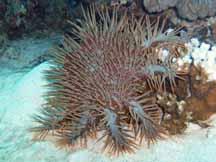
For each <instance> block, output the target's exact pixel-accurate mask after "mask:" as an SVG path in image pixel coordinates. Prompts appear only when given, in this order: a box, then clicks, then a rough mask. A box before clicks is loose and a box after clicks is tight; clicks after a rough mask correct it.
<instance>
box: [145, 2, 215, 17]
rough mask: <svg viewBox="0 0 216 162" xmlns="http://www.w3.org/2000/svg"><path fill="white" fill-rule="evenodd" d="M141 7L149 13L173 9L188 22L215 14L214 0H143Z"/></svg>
mask: <svg viewBox="0 0 216 162" xmlns="http://www.w3.org/2000/svg"><path fill="white" fill-rule="evenodd" d="M143 5H144V7H145V9H146V10H147V11H148V12H150V13H152V12H161V11H163V10H166V9H168V8H170V7H174V8H176V10H177V12H178V14H179V15H180V16H181V17H183V18H186V19H188V20H196V19H198V18H204V17H206V16H213V15H215V14H216V0H143Z"/></svg>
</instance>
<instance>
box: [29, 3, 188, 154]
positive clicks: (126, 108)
mask: <svg viewBox="0 0 216 162" xmlns="http://www.w3.org/2000/svg"><path fill="white" fill-rule="evenodd" d="M143 20H144V19H143V18H141V19H139V20H137V19H135V18H132V19H130V20H129V19H128V18H127V16H126V14H125V15H123V16H122V15H118V10H115V11H113V12H112V13H109V12H108V11H105V12H96V11H95V9H94V7H93V8H91V9H90V10H89V11H88V12H84V20H83V21H81V22H80V23H79V25H77V24H74V23H72V25H73V30H72V33H73V34H74V35H76V39H73V38H72V37H71V36H69V35H67V36H65V40H64V43H63V47H62V48H61V47H59V48H57V49H55V51H54V61H53V67H52V68H51V69H50V70H48V71H46V72H45V74H46V76H47V79H48V81H49V84H48V88H49V91H48V93H47V94H46V99H47V103H46V105H45V108H43V109H42V114H40V115H36V116H35V120H36V122H38V123H39V125H38V126H36V127H34V128H33V129H32V131H34V132H38V133H39V138H40V139H43V138H45V137H46V136H47V134H49V133H51V135H52V136H56V137H57V141H58V143H61V144H63V145H69V146H75V145H80V146H87V145H88V141H89V139H92V140H96V141H102V143H104V144H103V150H105V151H106V152H108V153H114V154H117V155H118V154H119V153H125V152H129V153H130V152H133V151H134V150H136V149H137V148H138V146H139V145H140V144H142V143H143V141H146V142H147V143H148V144H150V143H152V142H155V141H156V140H157V139H159V138H161V137H162V134H163V133H164V130H163V129H162V128H161V127H160V122H161V117H162V111H161V108H160V107H159V106H158V105H157V103H156V94H157V92H158V91H166V90H169V89H171V90H172V91H173V90H174V88H175V86H176V84H175V83H176V81H175V80H176V79H178V77H179V71H178V70H177V67H176V66H174V65H175V62H174V61H173V58H176V57H179V56H180V53H181V52H180V51H181V50H183V49H185V47H184V45H183V42H179V38H178V36H176V31H173V32H164V23H165V22H162V23H161V21H160V19H158V20H157V21H156V23H152V22H150V21H149V19H148V18H147V19H145V21H143ZM77 38H78V39H79V41H77ZM177 42H178V43H177ZM163 49H166V50H167V51H168V52H169V55H168V56H166V57H164V58H161V51H162V50H163ZM166 87H171V88H168V89H167V88H166Z"/></svg>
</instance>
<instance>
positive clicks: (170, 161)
mask: <svg viewBox="0 0 216 162" xmlns="http://www.w3.org/2000/svg"><path fill="white" fill-rule="evenodd" d="M48 68H49V63H48V62H45V63H42V64H40V65H38V66H36V67H35V68H33V69H32V70H31V71H29V72H16V73H12V72H10V73H9V74H7V73H2V74H1V75H0V162H109V161H112V162H215V154H216V116H215V117H214V116H213V117H212V118H211V125H212V126H211V127H210V128H207V129H202V128H200V127H199V126H197V125H193V124H191V125H189V127H188V129H187V131H186V132H185V134H184V135H179V136H175V137H172V138H171V139H165V140H163V141H159V142H158V143H157V144H155V145H153V146H151V147H150V148H143V149H141V150H140V151H138V152H137V153H136V154H134V155H124V156H122V157H119V158H108V157H106V156H104V155H99V154H96V153H93V152H91V151H90V150H79V151H77V152H73V153H72V152H69V151H66V150H59V149H58V148H56V147H55V146H54V145H53V144H52V143H50V142H36V143H35V142H33V141H32V140H31V139H32V134H31V133H30V132H29V131H28V129H29V128H30V127H31V126H32V125H33V124H34V123H33V122H32V119H31V116H32V115H33V114H35V113H36V112H38V111H39V109H40V108H41V106H42V104H43V103H44V100H43V98H42V95H43V94H44V92H45V91H46V89H45V87H44V85H45V84H46V81H45V80H44V78H43V73H42V72H43V71H44V70H45V69H48Z"/></svg>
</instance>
